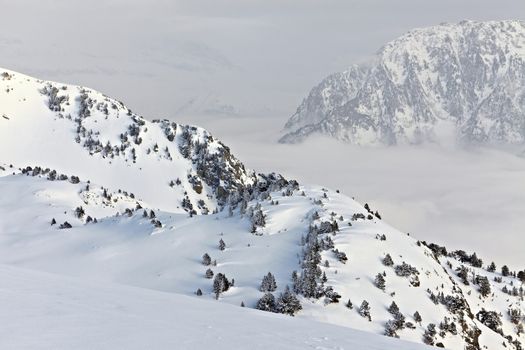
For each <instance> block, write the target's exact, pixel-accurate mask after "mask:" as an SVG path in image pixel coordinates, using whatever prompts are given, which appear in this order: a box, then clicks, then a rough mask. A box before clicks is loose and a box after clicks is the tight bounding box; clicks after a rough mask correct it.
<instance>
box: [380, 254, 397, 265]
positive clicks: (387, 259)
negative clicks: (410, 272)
mask: <svg viewBox="0 0 525 350" xmlns="http://www.w3.org/2000/svg"><path fill="white" fill-rule="evenodd" d="M383 265H385V266H392V265H394V261H393V260H392V257H391V256H390V254H387V255H385V257H384V258H383Z"/></svg>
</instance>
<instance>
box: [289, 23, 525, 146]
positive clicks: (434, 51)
mask: <svg viewBox="0 0 525 350" xmlns="http://www.w3.org/2000/svg"><path fill="white" fill-rule="evenodd" d="M313 134H323V135H328V136H331V137H335V138H337V139H339V140H343V141H346V142H349V143H354V144H397V143H419V142H422V141H436V142H451V141H461V142H474V143H523V142H524V141H525V23H524V22H522V21H491V22H474V21H463V22H460V23H458V24H442V25H439V26H434V27H428V28H423V29H415V30H412V31H410V32H408V33H407V34H405V35H403V36H401V37H399V38H397V39H395V40H393V41H391V42H389V43H388V44H386V45H385V46H384V47H383V48H381V49H380V50H379V52H378V53H377V54H376V55H375V57H374V58H373V59H371V60H370V61H369V62H367V63H366V64H362V65H354V66H351V67H350V68H349V69H348V70H347V71H345V72H342V73H336V74H333V75H331V76H329V77H328V78H326V79H324V80H323V81H322V82H321V83H320V84H319V85H318V86H316V87H314V88H313V89H312V90H311V91H310V94H309V95H308V97H306V98H305V99H304V100H303V102H302V103H301V105H300V106H299V107H298V108H297V111H296V112H295V114H294V115H293V116H292V117H291V118H290V119H289V120H288V122H287V123H286V125H285V135H284V136H283V137H282V138H281V139H280V141H281V142H285V143H294V142H300V141H302V140H303V139H304V138H306V137H308V136H310V135H313Z"/></svg>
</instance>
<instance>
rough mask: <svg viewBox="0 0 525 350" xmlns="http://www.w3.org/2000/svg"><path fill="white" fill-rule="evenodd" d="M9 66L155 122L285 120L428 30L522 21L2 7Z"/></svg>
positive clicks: (382, 10) (220, 6)
mask: <svg viewBox="0 0 525 350" xmlns="http://www.w3.org/2000/svg"><path fill="white" fill-rule="evenodd" d="M0 9H1V13H2V20H1V21H0V67H5V68H10V69H13V70H18V71H22V72H25V73H28V74H33V75H36V76H38V77H41V78H45V79H54V80H60V81H67V82H70V83H76V84H81V85H87V86H90V87H93V88H96V89H98V90H101V91H103V92H105V93H106V94H108V95H111V96H115V97H117V98H119V99H121V100H123V101H124V102H126V103H127V104H128V105H130V106H131V107H132V108H134V110H136V111H137V112H140V113H141V114H144V115H146V116H149V117H151V118H153V117H162V116H167V117H184V118H185V119H186V118H187V117H188V116H191V115H193V114H202V113H204V114H209V115H213V114H215V115H217V114H219V115H220V114H235V113H237V114H239V115H240V116H254V115H256V116H264V117H267V118H272V119H277V118H278V119H283V121H284V119H285V118H286V117H288V116H289V115H290V114H292V113H293V111H294V110H295V107H296V106H297V105H298V104H299V102H300V101H301V99H302V98H303V97H304V96H305V95H306V94H307V92H308V90H309V89H310V88H311V87H312V86H313V85H314V84H316V83H317V82H318V81H319V80H321V79H322V78H323V77H324V76H326V75H327V74H329V73H332V72H335V71H339V70H343V69H344V68H345V67H347V66H348V65H350V64H351V63H352V62H356V61H359V60H363V59H364V58H366V57H367V56H369V55H371V54H373V53H374V52H376V51H377V50H378V49H379V48H380V47H381V46H382V45H383V44H384V43H386V42H387V41H388V40H391V39H393V38H395V37H397V36H399V35H400V34H402V33H404V32H406V31H408V30H410V29H412V28H414V27H420V26H428V25H435V24H439V23H440V22H446V21H460V20H462V19H478V20H487V19H509V18H517V17H519V18H524V17H525V5H524V4H523V1H520V0H517V1H509V0H498V1H494V0H489V1H486V0H471V1H462V0H439V1H434V0H424V1H422V0H400V1H395V0H380V1H376V0H361V1H352V0H341V1H334V0H322V1H321V0H293V1H286V0H226V1H221V0H202V1H201V0H188V1H178V0H149V1H145V0H144V1H136V0H106V1H96V0H89V1H86V0H85V1H75V0H38V1H37V0H33V1H29V0H0Z"/></svg>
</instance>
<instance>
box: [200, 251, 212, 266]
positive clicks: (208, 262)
mask: <svg viewBox="0 0 525 350" xmlns="http://www.w3.org/2000/svg"><path fill="white" fill-rule="evenodd" d="M202 264H203V265H204V266H209V265H211V257H210V256H209V255H208V253H204V255H203V256H202Z"/></svg>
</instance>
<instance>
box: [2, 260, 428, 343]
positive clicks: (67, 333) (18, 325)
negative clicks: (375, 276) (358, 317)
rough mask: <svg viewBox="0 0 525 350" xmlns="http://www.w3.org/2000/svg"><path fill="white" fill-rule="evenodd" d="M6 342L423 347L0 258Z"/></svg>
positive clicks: (3, 331)
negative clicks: (2, 262)
mask: <svg viewBox="0 0 525 350" xmlns="http://www.w3.org/2000/svg"><path fill="white" fill-rule="evenodd" d="M0 278H1V279H2V281H3V282H2V286H1V287H0V308H1V310H2V312H1V313H0V322H1V323H2V327H0V339H1V340H0V347H2V348H3V349H90V350H91V349H211V348H213V349H233V348H235V349H248V348H250V349H268V348H280V349H326V350H328V349H334V350H336V349H337V350H341V349H370V350H381V349H406V350H412V349H414V350H418V349H426V348H427V347H426V346H423V345H420V344H414V343H409V342H403V341H399V340H394V339H390V338H386V337H381V336H377V335H373V334H370V333H366V332H360V331H356V330H353V329H348V328H343V327H337V326H333V325H328V324H324V323H318V322H313V321H306V320H295V319H292V318H290V317H285V316H281V315H276V314H270V313H262V312H257V311H255V310H251V309H247V308H240V307H230V306H227V305H223V304H220V303H214V302H210V301H199V300H196V299H194V298H190V297H186V296H182V295H179V294H171V293H162V292H158V291H154V290H148V289H141V288H133V287H129V286H123V285H116V284H111V283H109V284H102V285H101V284H96V283H88V282H85V281H82V280H79V279H76V278H69V277H64V276H59V275H52V274H47V273H42V272H36V271H31V270H25V269H21V268H15V267H11V266H6V265H0Z"/></svg>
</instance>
